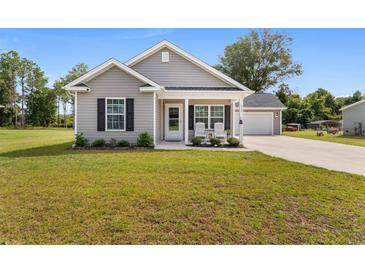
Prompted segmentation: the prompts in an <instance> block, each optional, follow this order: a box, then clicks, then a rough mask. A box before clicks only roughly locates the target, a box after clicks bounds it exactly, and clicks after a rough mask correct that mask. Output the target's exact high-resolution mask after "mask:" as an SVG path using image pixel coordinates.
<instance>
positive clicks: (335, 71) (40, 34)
mask: <svg viewBox="0 0 365 274" xmlns="http://www.w3.org/2000/svg"><path fill="white" fill-rule="evenodd" d="M273 30H276V31H280V32H284V33H287V34H289V35H290V36H292V37H293V39H294V41H293V45H292V50H293V57H294V60H295V61H296V62H299V63H301V64H302V66H303V69H304V73H303V75H301V76H299V77H295V78H292V79H289V80H287V81H286V83H288V84H289V85H290V87H292V88H293V89H295V90H296V91H297V92H299V93H300V94H301V95H306V94H308V93H309V92H312V91H314V90H315V89H316V88H319V87H322V88H326V89H328V90H330V91H331V92H332V93H333V94H334V95H336V96H345V95H350V94H352V93H353V92H354V91H356V90H358V89H359V90H361V91H362V92H365V29H273ZM249 31H250V29H0V52H4V51H8V50H11V49H13V50H16V51H18V52H19V53H20V55H21V56H23V57H27V58H29V59H32V60H34V61H35V62H36V63H37V64H39V65H40V66H41V68H42V69H43V70H44V71H45V72H46V75H47V76H48V78H49V81H50V83H51V84H52V83H53V81H54V80H55V79H57V78H58V77H60V76H63V75H64V74H66V73H67V71H68V70H69V69H70V68H71V67H72V66H73V65H75V64H76V63H79V62H85V63H87V64H88V65H89V67H90V68H92V67H94V66H96V65H98V64H100V63H102V62H104V61H105V60H106V59H108V58H110V57H114V58H117V59H118V60H120V61H122V62H124V61H126V60H128V59H129V58H131V57H133V56H134V55H136V54H138V53H140V52H141V51H143V50H145V49H146V48H148V47H150V46H152V45H154V44H155V43H157V42H159V41H161V40H163V39H167V40H169V41H171V42H173V43H175V44H177V45H178V46H179V47H181V48H183V49H185V50H186V51H188V52H190V53H191V54H193V55H195V56H196V57H199V58H200V59H202V60H203V61H205V62H207V63H209V64H211V65H214V64H216V63H217V62H218V56H219V55H220V54H222V53H223V51H224V48H225V46H226V45H228V44H230V43H232V42H234V41H235V40H236V39H237V37H239V36H242V35H245V34H246V33H247V32H249Z"/></svg>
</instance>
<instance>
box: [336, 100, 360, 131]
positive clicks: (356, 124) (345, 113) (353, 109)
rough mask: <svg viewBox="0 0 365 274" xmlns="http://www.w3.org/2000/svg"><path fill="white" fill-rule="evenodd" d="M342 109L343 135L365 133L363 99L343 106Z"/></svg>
mask: <svg viewBox="0 0 365 274" xmlns="http://www.w3.org/2000/svg"><path fill="white" fill-rule="evenodd" d="M340 110H341V111H342V120H343V122H342V126H343V133H344V135H356V136H361V135H365V100H361V101H359V102H356V103H354V104H351V105H348V106H345V107H343V108H341V109H340Z"/></svg>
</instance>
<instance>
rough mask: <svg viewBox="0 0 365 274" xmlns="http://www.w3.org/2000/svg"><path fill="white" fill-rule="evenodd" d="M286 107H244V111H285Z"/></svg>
mask: <svg viewBox="0 0 365 274" xmlns="http://www.w3.org/2000/svg"><path fill="white" fill-rule="evenodd" d="M236 109H237V107H236ZM284 109H286V107H281V108H273V107H243V110H284Z"/></svg>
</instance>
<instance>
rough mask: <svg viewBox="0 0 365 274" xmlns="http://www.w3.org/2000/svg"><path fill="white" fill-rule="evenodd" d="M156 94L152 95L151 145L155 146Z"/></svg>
mask: <svg viewBox="0 0 365 274" xmlns="http://www.w3.org/2000/svg"><path fill="white" fill-rule="evenodd" d="M156 144H157V140H156V92H154V93H153V145H154V146H156Z"/></svg>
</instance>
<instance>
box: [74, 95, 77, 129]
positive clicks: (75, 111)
mask: <svg viewBox="0 0 365 274" xmlns="http://www.w3.org/2000/svg"><path fill="white" fill-rule="evenodd" d="M74 133H75V134H77V92H75V101H74Z"/></svg>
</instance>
